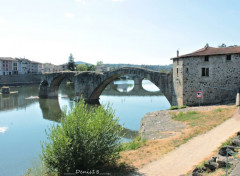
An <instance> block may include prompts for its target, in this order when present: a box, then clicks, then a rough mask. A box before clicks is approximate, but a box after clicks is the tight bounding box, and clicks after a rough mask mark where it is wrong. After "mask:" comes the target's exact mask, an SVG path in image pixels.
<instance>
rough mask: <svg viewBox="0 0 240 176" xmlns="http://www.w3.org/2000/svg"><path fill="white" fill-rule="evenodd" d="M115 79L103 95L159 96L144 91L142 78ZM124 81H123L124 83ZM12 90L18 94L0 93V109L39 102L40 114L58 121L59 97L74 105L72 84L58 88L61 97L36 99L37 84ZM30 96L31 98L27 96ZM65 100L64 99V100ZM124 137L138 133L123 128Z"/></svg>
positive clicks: (47, 118) (60, 113)
mask: <svg viewBox="0 0 240 176" xmlns="http://www.w3.org/2000/svg"><path fill="white" fill-rule="evenodd" d="M119 82H121V81H115V82H112V83H111V84H109V85H108V86H107V87H106V88H105V90H104V91H103V93H102V95H105V96H118V97H121V96H159V95H162V93H161V92H160V91H157V92H149V91H146V90H145V89H144V88H143V86H142V79H140V80H139V81H136V79H135V80H134V81H133V80H132V81H122V82H121V83H120V84H119ZM124 82H125V83H124ZM11 90H13V91H18V92H19V93H18V94H11V95H6V96H3V95H0V111H10V110H14V109H26V108H28V107H29V106H31V105H32V104H36V103H38V102H39V105H40V106H39V107H40V109H41V112H42V116H43V118H44V119H46V120H50V121H54V122H60V118H61V115H62V109H61V108H62V107H61V105H60V103H59V99H62V98H67V99H70V100H72V101H70V102H69V101H67V102H68V107H71V106H74V101H73V100H74V98H75V95H74V86H66V85H65V84H63V85H62V86H61V88H60V89H59V94H60V95H61V97H59V98H57V99H41V98H40V99H38V98H37V97H36V96H37V95H38V91H39V89H38V86H22V87H13V88H11ZM29 97H32V98H29ZM65 102H66V101H65ZM124 133H125V136H124V137H125V138H127V139H133V138H135V137H136V136H137V135H138V131H134V130H130V129H127V128H125V129H124Z"/></svg>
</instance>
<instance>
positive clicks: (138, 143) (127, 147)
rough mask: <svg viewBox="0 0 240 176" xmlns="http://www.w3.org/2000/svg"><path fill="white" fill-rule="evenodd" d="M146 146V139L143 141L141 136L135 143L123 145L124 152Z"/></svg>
mask: <svg viewBox="0 0 240 176" xmlns="http://www.w3.org/2000/svg"><path fill="white" fill-rule="evenodd" d="M145 144H146V139H142V138H141V136H138V137H136V138H135V139H134V140H133V141H131V142H128V143H123V144H122V151H125V150H136V149H138V148H139V147H141V146H143V145H145Z"/></svg>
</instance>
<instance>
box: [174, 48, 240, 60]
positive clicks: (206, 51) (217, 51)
mask: <svg viewBox="0 0 240 176" xmlns="http://www.w3.org/2000/svg"><path fill="white" fill-rule="evenodd" d="M225 54H240V47H239V46H235V47H226V48H213V47H204V48H202V49H199V50H197V51H194V52H193V53H190V54H185V55H181V56H179V57H174V58H172V59H176V58H184V57H195V56H212V55H225Z"/></svg>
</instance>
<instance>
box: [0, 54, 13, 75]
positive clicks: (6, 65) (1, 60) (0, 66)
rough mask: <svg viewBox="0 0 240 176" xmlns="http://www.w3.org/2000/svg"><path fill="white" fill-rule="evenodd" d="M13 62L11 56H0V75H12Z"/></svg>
mask: <svg viewBox="0 0 240 176" xmlns="http://www.w3.org/2000/svg"><path fill="white" fill-rule="evenodd" d="M13 62H14V59H13V58H11V57H0V75H12V74H13Z"/></svg>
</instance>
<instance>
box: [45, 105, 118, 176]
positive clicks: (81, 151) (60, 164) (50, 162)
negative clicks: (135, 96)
mask: <svg viewBox="0 0 240 176" xmlns="http://www.w3.org/2000/svg"><path fill="white" fill-rule="evenodd" d="M122 130H123V128H122V127H120V126H119V124H118V118H114V112H113V110H112V109H111V108H110V107H109V106H106V107H103V106H96V107H88V106H87V105H86V104H85V103H84V101H83V100H81V101H80V102H78V103H77V104H76V106H75V108H73V109H72V110H71V111H70V112H69V114H68V115H66V113H64V116H63V117H62V122H61V124H58V125H53V126H52V128H50V129H49V131H48V132H47V138H48V140H49V141H48V142H45V143H43V144H42V155H41V159H42V161H43V163H44V165H45V166H46V167H47V168H48V169H49V171H50V172H57V173H58V174H59V175H60V176H61V175H63V173H75V172H76V169H78V170H91V169H94V170H96V169H100V168H101V170H102V169H103V168H107V167H110V166H114V164H116V161H117V160H118V159H119V152H120V150H121V142H120V140H121V137H120V132H121V131H122Z"/></svg>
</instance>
